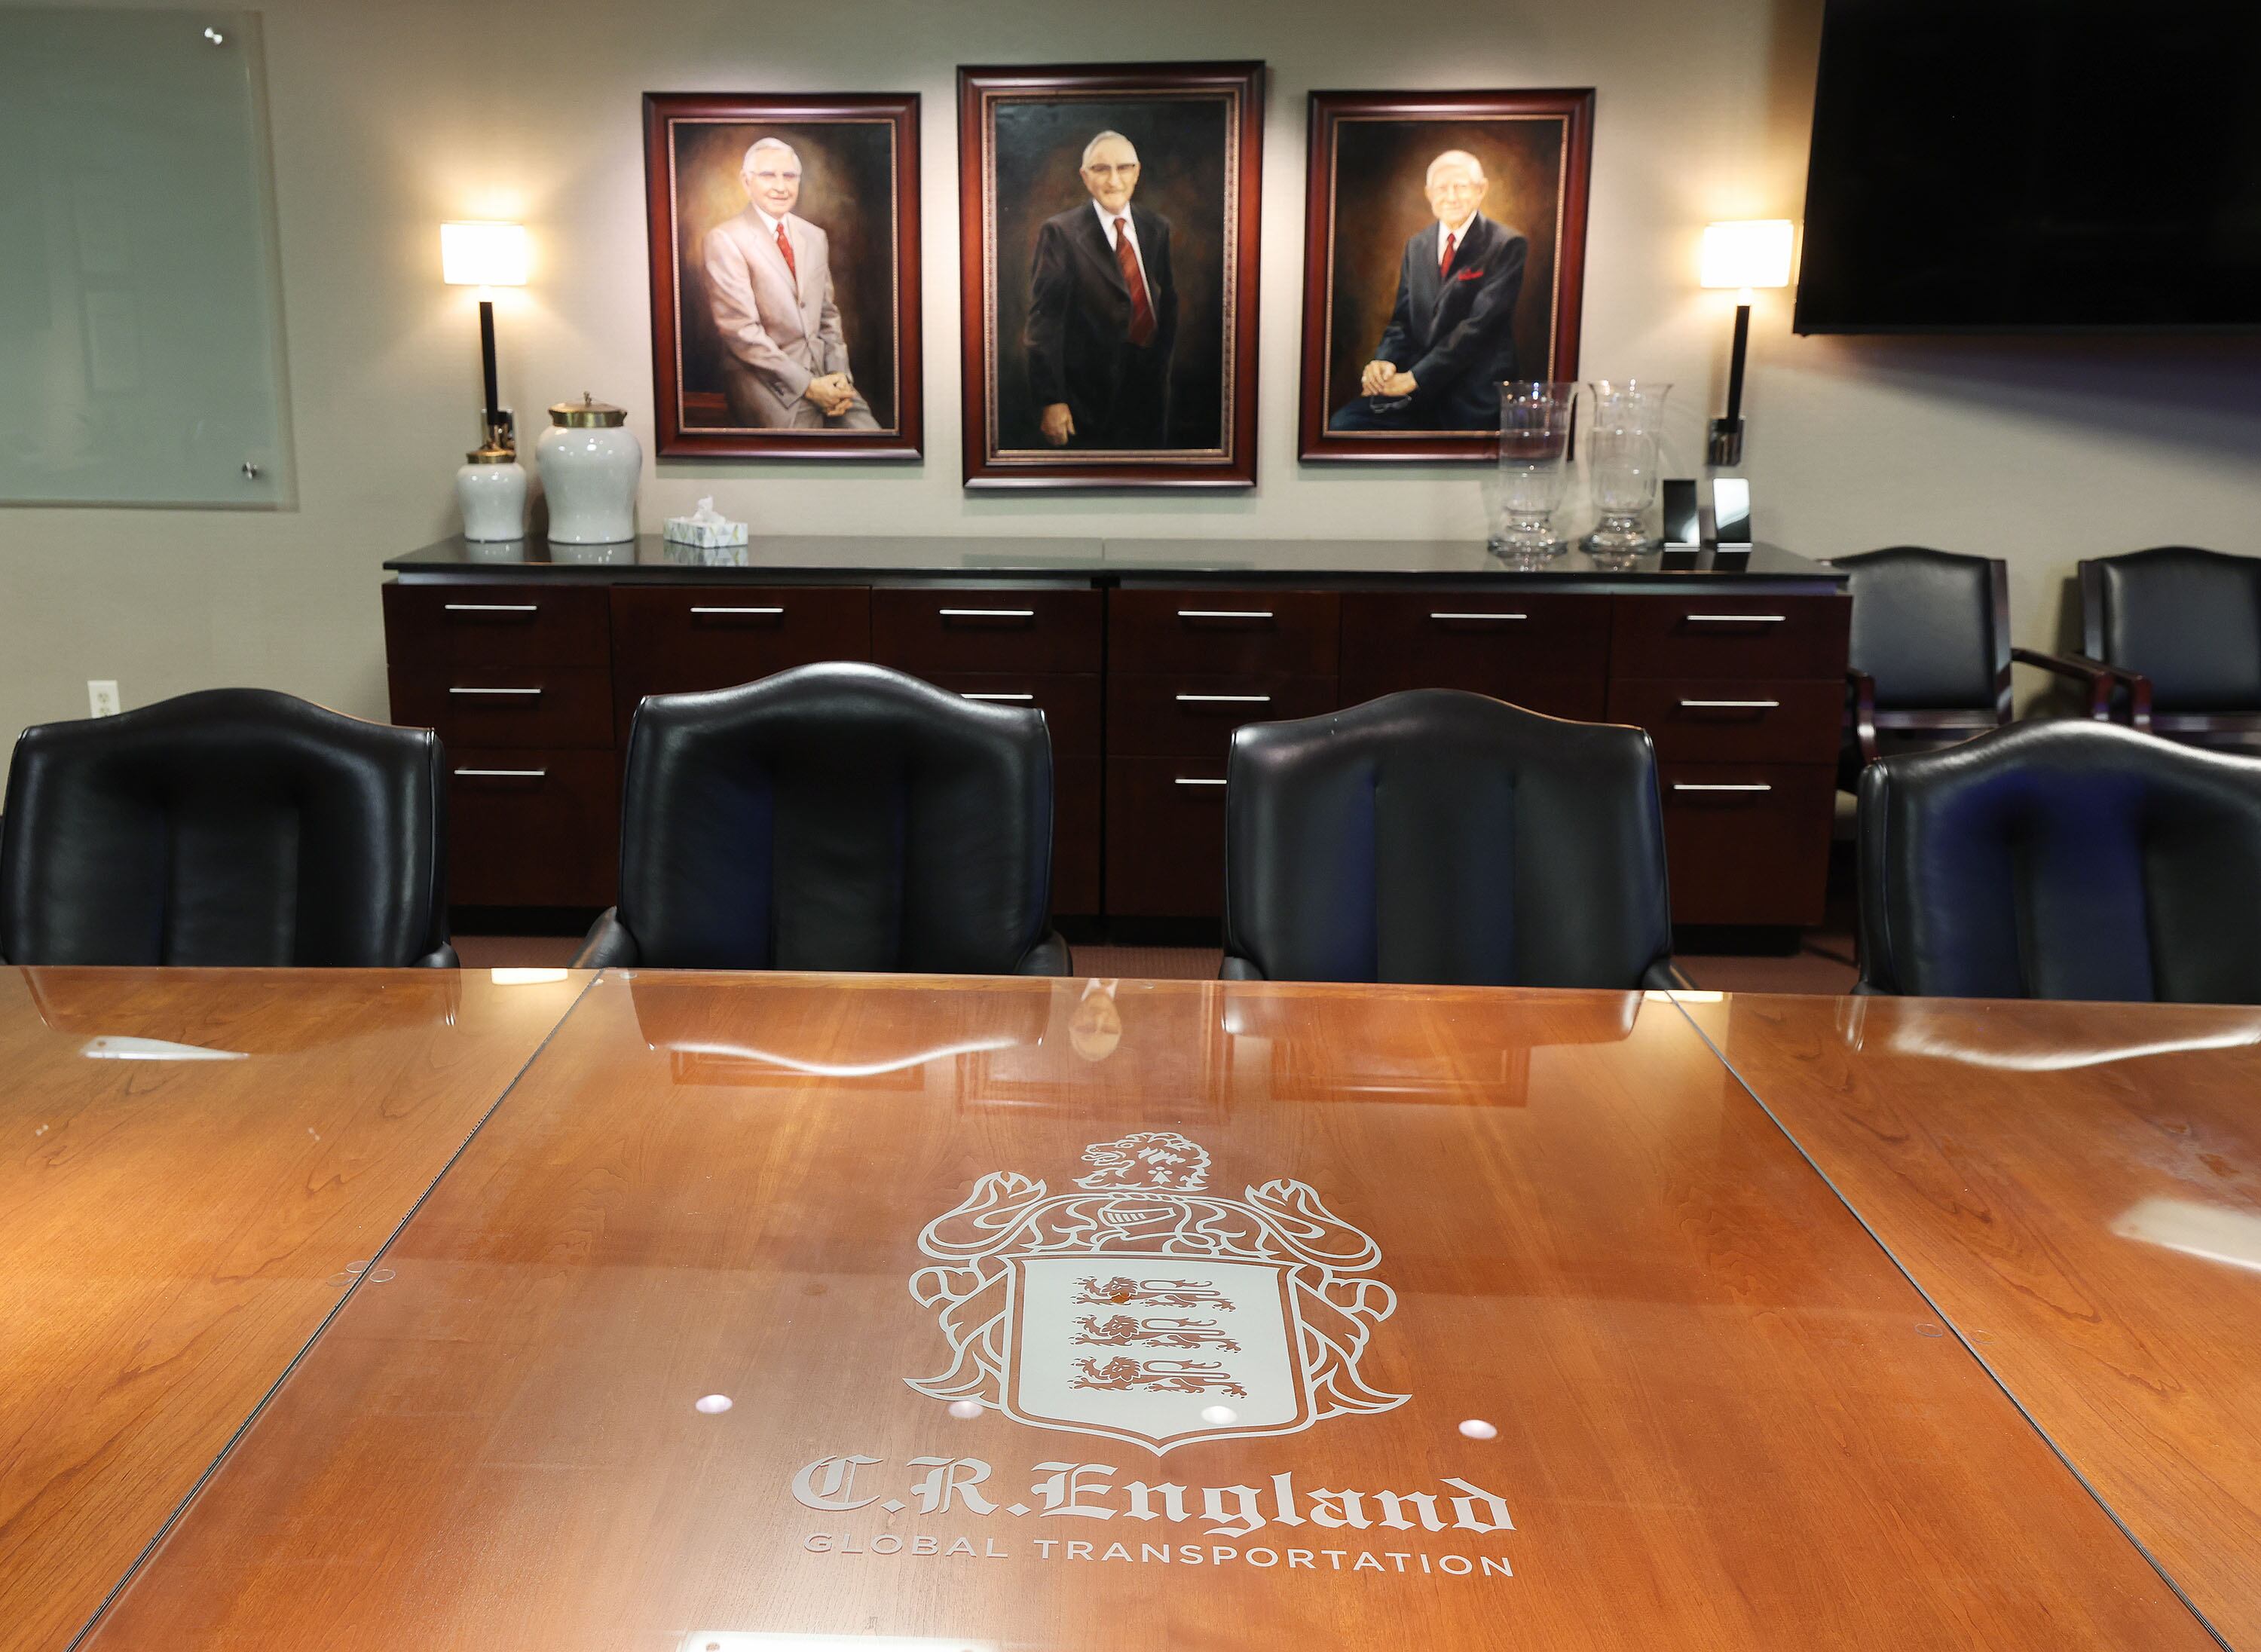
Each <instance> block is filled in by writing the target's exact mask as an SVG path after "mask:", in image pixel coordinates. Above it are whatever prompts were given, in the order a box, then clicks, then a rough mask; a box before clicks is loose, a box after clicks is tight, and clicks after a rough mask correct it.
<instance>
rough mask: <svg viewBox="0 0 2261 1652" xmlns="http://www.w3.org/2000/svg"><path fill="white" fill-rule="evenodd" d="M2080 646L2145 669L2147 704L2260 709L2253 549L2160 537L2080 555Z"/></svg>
mask: <svg viewBox="0 0 2261 1652" xmlns="http://www.w3.org/2000/svg"><path fill="white" fill-rule="evenodd" d="M2080 610H2081V633H2082V647H2083V649H2084V650H2085V651H2086V652H2087V653H2089V654H2090V655H2092V656H2093V657H2095V658H2098V659H2101V660H2105V661H2107V662H2109V663H2110V664H2114V665H2124V666H2126V667H2127V668H2128V670H2130V671H2136V672H2143V675H2144V676H2146V677H2148V678H2150V679H2151V708H2152V709H2153V710H2154V711H2165V712H2177V711H2185V712H2198V711H2261V557H2229V556H2225V555H2223V554H2222V552H2221V551H2218V550H2197V549H2192V548H2191V547H2190V546H2187V545H2164V546H2161V547H2160V548H2159V549H2156V550H2138V551H2132V552H2130V553H2129V554H2128V555H2127V556H2124V557H2099V558H2097V559H2096V560H2094V561H2092V562H2084V563H2082V564H2080Z"/></svg>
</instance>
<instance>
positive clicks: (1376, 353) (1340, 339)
mask: <svg viewBox="0 0 2261 1652" xmlns="http://www.w3.org/2000/svg"><path fill="white" fill-rule="evenodd" d="M1593 115H1594V94H1593V90H1592V89H1591V88H1590V87H1589V88H1586V89H1583V90H1562V91H1522V92H1511V91H1495V92H1426V93H1410V92H1313V93H1312V94H1311V158H1310V212H1309V215H1308V217H1307V218H1306V219H1305V229H1304V234H1305V248H1304V258H1303V398H1302V410H1301V411H1302V419H1301V430H1300V435H1301V442H1300V443H1299V452H1300V453H1301V456H1303V458H1305V459H1353V460H1360V459H1370V460H1384V461H1387V460H1407V459H1422V460H1437V459H1468V460H1478V461H1482V460H1489V459H1490V458H1491V457H1492V456H1493V455H1494V454H1495V452H1496V451H1497V440H1498V436H1499V386H1500V384H1503V383H1504V382H1505V381H1507V380H1510V379H1568V378H1576V377H1577V375H1578V310H1579V296H1580V292H1581V290H1582V288H1583V285H1584V280H1585V268H1586V190H1587V178H1588V174H1589V172H1590V166H1591V159H1592V148H1593Z"/></svg>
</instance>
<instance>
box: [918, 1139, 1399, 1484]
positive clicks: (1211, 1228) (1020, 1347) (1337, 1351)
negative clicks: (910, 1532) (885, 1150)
mask: <svg viewBox="0 0 2261 1652" xmlns="http://www.w3.org/2000/svg"><path fill="white" fill-rule="evenodd" d="M1083 1157H1084V1160H1085V1161H1086V1162H1087V1163H1088V1164H1090V1165H1092V1166H1093V1167H1094V1168H1093V1169H1092V1171H1091V1173H1090V1174H1087V1175H1083V1176H1079V1177H1078V1178H1076V1182H1075V1185H1076V1186H1077V1187H1078V1188H1079V1189H1083V1191H1081V1192H1077V1193H1062V1194H1050V1193H1048V1192H1047V1190H1046V1188H1045V1184H1044V1182H1032V1181H1030V1179H1029V1178H1028V1177H1026V1176H1023V1175H1017V1174H1013V1173H1012V1172H1009V1171H996V1172H993V1173H992V1174H988V1175H986V1176H984V1177H982V1178H981V1180H980V1182H979V1183H978V1184H977V1185H976V1186H975V1188H974V1189H973V1192H972V1193H971V1194H969V1195H968V1196H966V1198H965V1202H964V1203H961V1204H959V1205H958V1208H957V1209H955V1210H951V1211H949V1212H948V1213H946V1214H944V1215H943V1216H939V1217H936V1218H935V1219H934V1220H933V1221H932V1222H930V1223H929V1224H928V1225H927V1226H926V1229H925V1231H924V1232H922V1233H921V1234H920V1235H919V1249H920V1250H921V1251H922V1252H923V1253H926V1254H927V1255H928V1256H930V1257H932V1258H933V1259H935V1261H936V1263H937V1266H934V1267H931V1268H921V1269H920V1270H919V1271H918V1272H917V1273H916V1274H915V1275H912V1278H911V1295H912V1296H914V1297H915V1298H916V1299H917V1300H918V1301H919V1302H920V1303H921V1304H922V1305H924V1306H926V1307H929V1308H935V1309H938V1310H939V1311H940V1314H941V1321H942V1329H943V1333H944V1336H946V1337H947V1338H948V1339H949V1341H950V1347H951V1354H952V1356H953V1357H952V1361H951V1366H950V1368H949V1369H948V1370H946V1371H944V1372H943V1373H941V1374H940V1375H937V1376H931V1377H929V1378H927V1379H926V1380H924V1381H923V1382H921V1381H912V1382H911V1384H910V1385H911V1386H912V1387H913V1388H915V1389H916V1390H919V1392H921V1393H922V1394H930V1395H932V1396H933V1397H935V1398H937V1399H942V1400H951V1401H964V1400H972V1401H974V1402H976V1403H977V1404H981V1405H985V1406H988V1407H990V1408H992V1409H994V1410H997V1411H1002V1412H1003V1413H1004V1414H1005V1415H1006V1416H1008V1417H1010V1418H1012V1419H1014V1420H1015V1421H1016V1422H1023V1423H1030V1424H1033V1425H1035V1426H1038V1427H1043V1428H1061V1429H1068V1430H1072V1431H1073V1432H1074V1433H1085V1434H1102V1435H1105V1436H1107V1437H1108V1438H1109V1439H1114V1440H1127V1441H1130V1442H1131V1443H1132V1444H1135V1445H1141V1446H1145V1447H1147V1448H1148V1449H1149V1450H1151V1451H1152V1452H1154V1453H1155V1454H1157V1455H1159V1454H1161V1453H1163V1452H1166V1451H1168V1450H1170V1449H1171V1448H1172V1447H1175V1446H1182V1445H1184V1444H1185V1443H1187V1442H1188V1440H1217V1439H1231V1438H1235V1437H1238V1436H1245V1435H1257V1434H1290V1433H1297V1432H1299V1431H1301V1430H1303V1429H1305V1428H1309V1427H1310V1426H1311V1425H1312V1424H1313V1423H1315V1422H1317V1421H1318V1420H1319V1419H1321V1418H1324V1417H1332V1416H1336V1415H1338V1414H1339V1413H1342V1412H1346V1411H1388V1410H1389V1409H1391V1408H1392V1407H1393V1406H1396V1405H1401V1404H1403V1403H1404V1401H1405V1396H1404V1395H1403V1394H1383V1393H1380V1392H1377V1391H1376V1390H1374V1389H1371V1388H1369V1387H1367V1385H1366V1383H1364V1382H1362V1381H1360V1377H1359V1374H1358V1361H1359V1356H1360V1354H1362V1353H1363V1352H1364V1351H1365V1349H1366V1345H1367V1338H1368V1337H1369V1335H1370V1334H1371V1333H1372V1331H1373V1328H1374V1327H1375V1325H1379V1324H1380V1323H1381V1322H1382V1320H1384V1319H1387V1318H1389V1316H1390V1314H1391V1312H1392V1311H1394V1310H1395V1309H1396V1305H1397V1298H1396V1295H1395V1293H1393V1292H1392V1291H1391V1290H1390V1289H1389V1286H1387V1285H1385V1284H1383V1283H1382V1282H1381V1281H1380V1280H1378V1279H1374V1278H1371V1277H1367V1275H1368V1274H1369V1273H1370V1271H1371V1270H1372V1269H1373V1268H1375V1266H1376V1265H1377V1264H1379V1263H1380V1261H1381V1260H1382V1252H1381V1250H1380V1248H1379V1247H1378V1246H1376V1245H1375V1242H1374V1241H1373V1240H1372V1239H1368V1238H1367V1236H1366V1235H1365V1234H1364V1233H1361V1232H1359V1231H1358V1229H1356V1228H1354V1227H1353V1226H1351V1225H1349V1224H1348V1223H1346V1222H1345V1221H1343V1220H1341V1219H1340V1218H1339V1217H1337V1216H1336V1215H1335V1214H1334V1213H1333V1212H1332V1211H1331V1210H1328V1209H1327V1207H1326V1206H1325V1204H1324V1203H1322V1202H1321V1201H1320V1199H1319V1196H1318V1195H1317V1193H1315V1192H1313V1191H1312V1190H1311V1189H1310V1188H1309V1187H1306V1186H1305V1185H1304V1184H1303V1183H1302V1182H1290V1181H1286V1180H1274V1181H1271V1182H1266V1183H1264V1185H1263V1186H1261V1187H1250V1188H1245V1189H1243V1190H1242V1196H1241V1197H1240V1198H1238V1199H1229V1198H1222V1197H1219V1196H1217V1195H1215V1194H1210V1193H1204V1192H1202V1187H1203V1186H1204V1185H1205V1183H1206V1182H1207V1181H1208V1179H1209V1154H1208V1153H1206V1152H1204V1151H1203V1150H1202V1148H1201V1147H1199V1146H1196V1145H1195V1144H1194V1143H1193V1142H1191V1141H1189V1140H1188V1139H1187V1138H1185V1137H1183V1136H1181V1135H1179V1134H1177V1133H1176V1132H1174V1131H1144V1132H1141V1133H1139V1134H1137V1135H1131V1136H1125V1137H1123V1138H1122V1139H1121V1140H1119V1141H1113V1142H1108V1143H1104V1144H1102V1145H1100V1146H1093V1147H1090V1148H1088V1149H1087V1150H1086V1151H1085V1153H1084V1155H1083Z"/></svg>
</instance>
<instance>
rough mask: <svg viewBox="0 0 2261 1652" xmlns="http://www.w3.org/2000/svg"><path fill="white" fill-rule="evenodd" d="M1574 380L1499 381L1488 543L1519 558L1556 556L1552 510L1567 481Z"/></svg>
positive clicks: (1559, 547) (1559, 543) (1562, 546)
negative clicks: (1495, 512)
mask: <svg viewBox="0 0 2261 1652" xmlns="http://www.w3.org/2000/svg"><path fill="white" fill-rule="evenodd" d="M1577 397H1578V387H1577V385H1576V384H1543V383H1539V382H1535V381H1529V380H1524V381H1511V382H1510V383H1507V384H1502V385H1501V386H1500V387H1499V514H1500V521H1499V528H1498V530H1497V532H1496V533H1494V534H1493V535H1492V539H1491V548H1492V549H1493V550H1495V551H1497V552H1499V553H1500V554H1502V555H1504V556H1507V557H1512V558H1514V559H1515V560H1517V561H1527V560H1529V559H1530V558H1532V557H1554V556H1560V555H1561V553H1562V552H1563V551H1565V550H1567V549H1568V548H1569V547H1568V544H1567V543H1565V542H1564V541H1563V540H1562V539H1561V536H1560V535H1557V534H1556V533H1555V531H1554V512H1555V509H1556V507H1557V506H1560V505H1561V503H1562V491H1563V489H1564V488H1565V487H1566V486H1567V485H1568V483H1569V474H1568V469H1567V467H1566V465H1565V464H1564V457H1565V456H1566V455H1567V454H1568V451H1569V448H1570V418H1571V412H1572V409H1573V408H1575V407H1576V405H1577Z"/></svg>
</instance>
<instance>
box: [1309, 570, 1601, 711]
mask: <svg viewBox="0 0 2261 1652" xmlns="http://www.w3.org/2000/svg"><path fill="white" fill-rule="evenodd" d="M1609 668H1610V600H1609V598H1607V597H1605V596H1579V595H1567V596H1566V595H1554V596H1549V595H1546V594H1543V593H1535V592H1519V591H1513V590H1508V591H1502V592H1499V593H1488V592H1481V591H1436V592H1430V593H1413V594H1411V595H1401V594H1399V593H1395V592H1362V591H1353V592H1346V593H1344V595H1343V598H1342V671H1343V676H1344V677H1345V678H1346V679H1347V678H1349V677H1351V676H1352V675H1353V674H1356V675H1358V676H1360V677H1361V678H1367V679H1381V680H1387V681H1389V682H1391V684H1392V685H1393V686H1396V687H1402V688H1417V687H1418V688H1466V689H1468V690H1471V691H1472V692H1474V693H1480V694H1489V693H1497V689H1496V687H1495V685H1497V684H1499V683H1502V682H1526V681H1529V680H1531V679H1535V678H1551V677H1590V678H1594V679H1599V678H1601V677H1603V676H1604V674H1606V673H1607V672H1608V671H1609Z"/></svg>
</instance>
